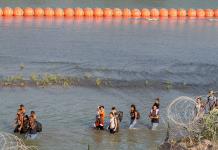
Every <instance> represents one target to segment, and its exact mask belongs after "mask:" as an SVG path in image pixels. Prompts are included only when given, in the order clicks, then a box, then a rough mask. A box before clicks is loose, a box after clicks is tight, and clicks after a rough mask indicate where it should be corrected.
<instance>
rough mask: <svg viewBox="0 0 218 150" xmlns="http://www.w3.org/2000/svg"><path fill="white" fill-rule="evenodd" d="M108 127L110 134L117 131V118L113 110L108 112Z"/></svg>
mask: <svg viewBox="0 0 218 150" xmlns="http://www.w3.org/2000/svg"><path fill="white" fill-rule="evenodd" d="M108 129H109V131H110V133H111V134H114V133H115V132H116V131H117V119H116V117H115V115H114V113H113V112H110V125H109V128H108Z"/></svg>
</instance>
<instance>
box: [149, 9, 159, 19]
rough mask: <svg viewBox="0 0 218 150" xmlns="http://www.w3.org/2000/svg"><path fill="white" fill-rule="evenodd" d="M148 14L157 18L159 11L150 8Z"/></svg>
mask: <svg viewBox="0 0 218 150" xmlns="http://www.w3.org/2000/svg"><path fill="white" fill-rule="evenodd" d="M150 13H151V17H159V14H160V13H159V10H158V9H157V8H152V9H151V10H150Z"/></svg>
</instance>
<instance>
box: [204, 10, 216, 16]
mask: <svg viewBox="0 0 218 150" xmlns="http://www.w3.org/2000/svg"><path fill="white" fill-rule="evenodd" d="M204 12H205V17H213V16H214V12H213V9H205V10H204Z"/></svg>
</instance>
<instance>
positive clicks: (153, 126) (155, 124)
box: [151, 123, 159, 130]
mask: <svg viewBox="0 0 218 150" xmlns="http://www.w3.org/2000/svg"><path fill="white" fill-rule="evenodd" d="M158 125H159V123H151V130H156V129H157V127H158Z"/></svg>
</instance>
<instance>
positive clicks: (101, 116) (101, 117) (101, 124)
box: [100, 111, 105, 127]
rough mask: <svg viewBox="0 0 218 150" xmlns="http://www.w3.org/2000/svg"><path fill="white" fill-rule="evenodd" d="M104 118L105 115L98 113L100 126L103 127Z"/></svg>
mask: <svg viewBox="0 0 218 150" xmlns="http://www.w3.org/2000/svg"><path fill="white" fill-rule="evenodd" d="M104 117H105V113H104V111H103V112H100V126H102V127H104Z"/></svg>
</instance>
